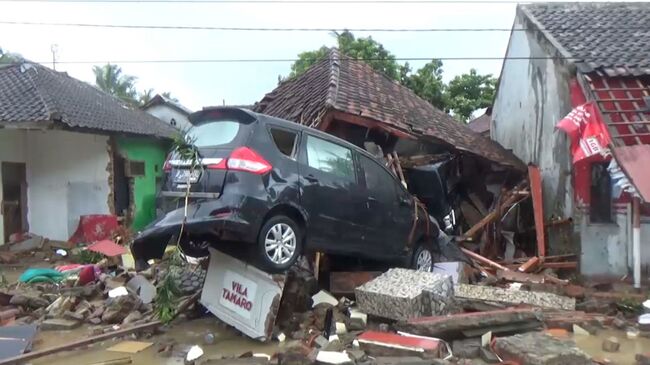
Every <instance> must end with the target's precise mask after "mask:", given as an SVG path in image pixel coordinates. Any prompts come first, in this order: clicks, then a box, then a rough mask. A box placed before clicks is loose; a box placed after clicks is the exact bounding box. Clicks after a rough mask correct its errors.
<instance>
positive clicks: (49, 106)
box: [19, 60, 63, 121]
mask: <svg viewBox="0 0 650 365" xmlns="http://www.w3.org/2000/svg"><path fill="white" fill-rule="evenodd" d="M19 66H20V70H19V72H21V73H24V74H25V75H26V76H27V79H28V80H29V82H30V83H31V84H32V86H33V87H34V91H35V92H36V95H38V97H39V99H41V102H42V103H43V106H44V107H45V110H46V111H47V118H48V119H49V120H50V121H52V120H53V119H54V118H56V117H57V116H63V115H62V113H61V112H60V111H59V110H58V109H59V108H57V105H56V103H55V102H54V99H53V98H52V96H51V95H50V94H49V93H47V91H46V90H45V89H44V88H41V87H40V84H39V83H38V82H37V81H36V80H35V79H34V77H32V75H30V73H29V70H34V73H38V72H40V71H42V70H43V69H45V70H48V68H47V67H44V66H43V65H40V64H38V63H34V62H30V61H27V60H25V62H23V63H20V64H19Z"/></svg>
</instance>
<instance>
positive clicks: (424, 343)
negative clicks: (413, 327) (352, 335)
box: [357, 331, 444, 357]
mask: <svg viewBox="0 0 650 365" xmlns="http://www.w3.org/2000/svg"><path fill="white" fill-rule="evenodd" d="M357 340H358V341H359V345H360V347H361V349H362V350H363V351H365V352H366V353H367V354H368V355H370V356H422V355H426V356H427V357H441V354H442V350H441V349H442V348H443V347H444V345H442V343H441V342H440V341H439V340H435V339H431V338H423V337H413V336H402V335H398V334H395V333H385V332H375V331H367V332H364V333H362V334H361V335H360V336H359V337H358V338H357Z"/></svg>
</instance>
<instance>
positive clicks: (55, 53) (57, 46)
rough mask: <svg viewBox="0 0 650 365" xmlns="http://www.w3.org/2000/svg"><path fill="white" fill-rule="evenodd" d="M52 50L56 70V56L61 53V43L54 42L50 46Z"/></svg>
mask: <svg viewBox="0 0 650 365" xmlns="http://www.w3.org/2000/svg"><path fill="white" fill-rule="evenodd" d="M50 51H52V69H54V71H56V57H57V55H58V53H59V45H58V44H56V43H55V44H53V45H51V46H50Z"/></svg>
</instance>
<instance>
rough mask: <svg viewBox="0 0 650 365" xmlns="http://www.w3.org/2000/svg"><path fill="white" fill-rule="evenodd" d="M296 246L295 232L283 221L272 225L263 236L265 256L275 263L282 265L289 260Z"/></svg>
mask: <svg viewBox="0 0 650 365" xmlns="http://www.w3.org/2000/svg"><path fill="white" fill-rule="evenodd" d="M296 247H297V237H296V233H295V232H294V231H293V229H292V228H291V227H290V226H289V225H288V224H285V223H277V224H275V225H273V226H272V227H271V229H269V230H268V232H267V233H266V237H265V238H264V250H265V252H266V257H267V258H268V259H269V260H270V261H271V262H273V263H274V264H276V265H284V264H286V263H287V262H289V261H291V259H292V258H293V257H294V255H295V253H296Z"/></svg>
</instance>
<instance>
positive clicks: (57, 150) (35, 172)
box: [26, 130, 110, 240]
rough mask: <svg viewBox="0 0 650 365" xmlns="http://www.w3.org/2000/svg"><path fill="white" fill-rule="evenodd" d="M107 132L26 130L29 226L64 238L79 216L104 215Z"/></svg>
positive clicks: (106, 186) (106, 210)
mask: <svg viewBox="0 0 650 365" xmlns="http://www.w3.org/2000/svg"><path fill="white" fill-rule="evenodd" d="M107 143H108V137H107V136H102V135H93V134H85V133H75V132H67V131H58V130H48V131H27V132H26V146H28V148H27V149H26V162H27V202H28V203H27V204H28V216H27V219H28V221H29V226H30V231H31V232H33V233H36V234H39V235H42V236H45V237H47V238H50V239H55V240H67V239H68V238H69V237H70V236H71V235H72V233H73V232H74V231H75V229H76V228H77V225H78V223H79V216H80V215H84V214H109V213H110V210H109V206H108V195H109V192H110V185H109V172H108V171H107V166H108V164H109V155H108V152H107Z"/></svg>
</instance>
